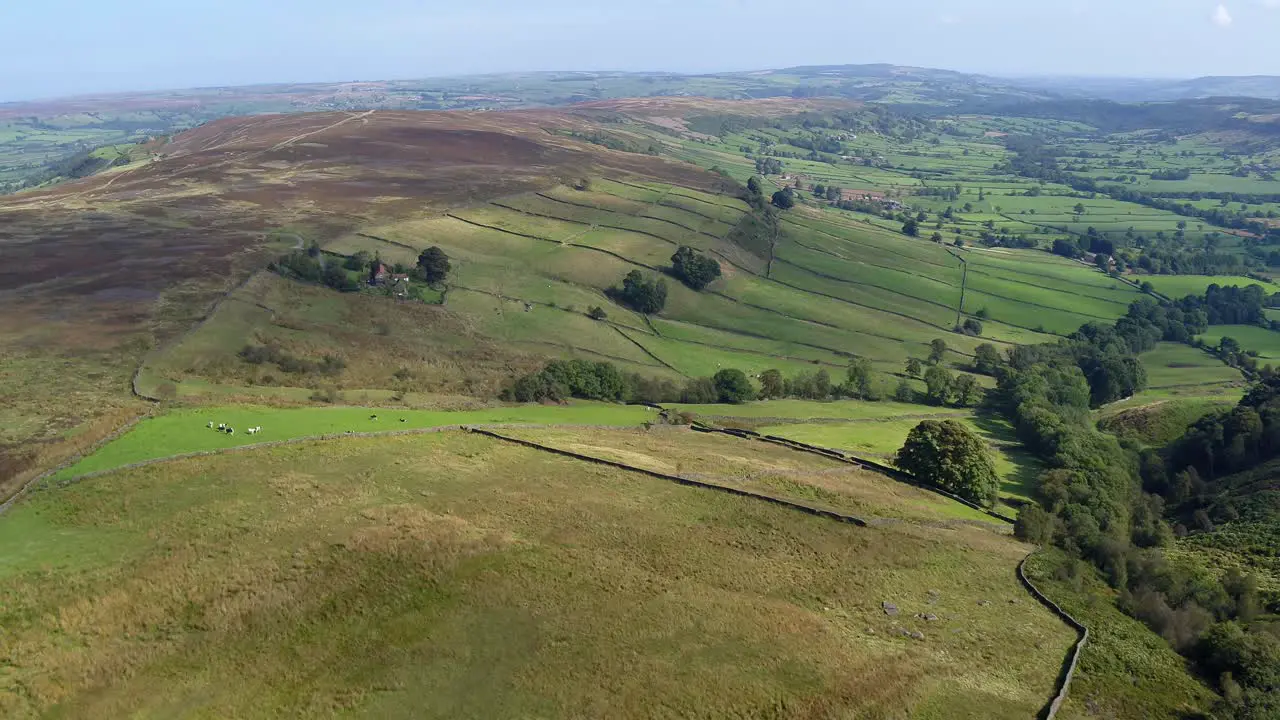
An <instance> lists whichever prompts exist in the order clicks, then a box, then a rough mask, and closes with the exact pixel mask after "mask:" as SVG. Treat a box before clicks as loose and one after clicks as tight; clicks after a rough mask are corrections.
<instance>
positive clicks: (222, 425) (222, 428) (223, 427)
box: [218, 423, 227, 431]
mask: <svg viewBox="0 0 1280 720" xmlns="http://www.w3.org/2000/svg"><path fill="white" fill-rule="evenodd" d="M218 429H219V430H223V431H225V430H226V429H227V424H226V423H218Z"/></svg>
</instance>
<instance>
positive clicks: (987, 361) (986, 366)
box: [973, 343, 1000, 376]
mask: <svg viewBox="0 0 1280 720" xmlns="http://www.w3.org/2000/svg"><path fill="white" fill-rule="evenodd" d="M999 367H1000V351H999V350H997V349H996V346H995V345H992V344H991V343H982V344H981V345H979V346H978V347H976V348H974V349H973V369H974V370H977V371H978V372H980V373H982V374H983V375H992V376H994V375H995V374H996V369H997V368H999Z"/></svg>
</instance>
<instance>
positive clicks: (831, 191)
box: [813, 183, 844, 202]
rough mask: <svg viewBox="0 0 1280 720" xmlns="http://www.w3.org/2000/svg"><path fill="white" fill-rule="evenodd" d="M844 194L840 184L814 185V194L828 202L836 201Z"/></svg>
mask: <svg viewBox="0 0 1280 720" xmlns="http://www.w3.org/2000/svg"><path fill="white" fill-rule="evenodd" d="M843 194H844V191H843V190H841V189H840V187H839V186H838V185H823V184H821V183H819V184H817V185H814V186H813V196H814V197H815V198H818V199H825V200H826V201H827V202H836V201H838V200H839V199H840V198H841V197H842V196H843Z"/></svg>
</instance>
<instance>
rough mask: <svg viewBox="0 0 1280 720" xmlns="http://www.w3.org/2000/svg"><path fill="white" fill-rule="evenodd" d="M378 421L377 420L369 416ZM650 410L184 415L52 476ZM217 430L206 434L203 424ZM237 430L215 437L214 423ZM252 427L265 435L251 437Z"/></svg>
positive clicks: (154, 421) (265, 410)
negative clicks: (355, 437) (256, 448)
mask: <svg viewBox="0 0 1280 720" xmlns="http://www.w3.org/2000/svg"><path fill="white" fill-rule="evenodd" d="M375 416H376V419H374V417H375ZM653 416H654V413H653V411H652V410H651V409H649V408H645V407H639V406H630V405H610V404H605V403H589V402H576V403H573V404H571V405H565V406H543V405H517V406H506V407H493V408H486V409H483V410H464V411H445V410H411V409H399V408H364V407H320V408H272V407H254V406H249V405H232V406H226V407H204V408H184V409H178V410H172V411H169V412H167V413H165V414H163V415H159V416H156V417H153V418H148V419H146V420H143V421H142V422H140V423H138V425H137V426H135V427H134V428H133V429H131V430H130V431H129V432H127V433H125V434H124V435H122V436H121V437H119V438H117V439H116V440H113V441H111V442H110V443H107V444H106V445H104V446H103V447H102V448H101V449H99V450H98V451H97V452H95V453H93V454H92V455H90V456H89V457H86V458H84V459H83V460H81V461H80V462H78V463H76V464H74V465H72V466H71V467H69V468H66V469H64V470H62V471H61V472H59V473H58V474H57V475H55V479H62V478H71V477H76V476H79V475H84V474H86V473H93V472H101V471H103V470H110V469H112V468H117V467H121V466H124V465H130V464H132V463H138V462H144V461H146V460H155V459H157V458H165V457H170V456H173V455H184V454H188V453H197V452H211V451H215V452H216V451H219V450H226V449H230V448H236V447H243V446H246V445H256V444H259V443H265V442H279V441H282V440H296V439H298V438H306V437H317V436H321V435H340V434H343V433H376V432H391V431H398V430H420V429H424V428H435V427H446V426H457V425H493V424H537V425H607V426H616V427H627V426H633V425H639V424H641V423H643V422H645V421H646V420H649V419H651V418H653ZM211 422H212V423H213V424H214V427H215V429H212V430H211V429H209V427H208V423H211ZM224 423H225V424H227V425H229V426H231V427H233V428H235V434H234V435H228V434H226V433H223V432H219V431H218V430H217V429H216V427H217V426H218V425H219V424H224ZM251 427H261V428H262V432H261V433H259V434H257V435H250V434H249V433H248V432H247V431H248V429H249V428H251Z"/></svg>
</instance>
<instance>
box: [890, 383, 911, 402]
mask: <svg viewBox="0 0 1280 720" xmlns="http://www.w3.org/2000/svg"><path fill="white" fill-rule="evenodd" d="M893 399H894V400H897V401H898V402H901V403H909V402H913V401H914V400H915V399H916V391H915V390H912V389H911V383H909V382H907V380H906V378H903V379H901V380H899V381H898V387H897V388H896V389H895V390H894V391H893Z"/></svg>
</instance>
